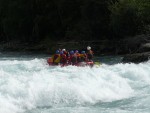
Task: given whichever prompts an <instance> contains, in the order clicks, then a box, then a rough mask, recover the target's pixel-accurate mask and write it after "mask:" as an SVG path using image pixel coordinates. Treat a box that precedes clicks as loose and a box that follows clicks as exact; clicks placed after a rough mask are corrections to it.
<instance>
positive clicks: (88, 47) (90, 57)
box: [86, 46, 93, 61]
mask: <svg viewBox="0 0 150 113" xmlns="http://www.w3.org/2000/svg"><path fill="white" fill-rule="evenodd" d="M86 54H87V60H88V61H92V59H93V51H92V50H91V47H90V46H87V53H86Z"/></svg>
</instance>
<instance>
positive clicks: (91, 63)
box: [47, 58, 94, 67]
mask: <svg viewBox="0 0 150 113" xmlns="http://www.w3.org/2000/svg"><path fill="white" fill-rule="evenodd" d="M47 63H48V64H49V65H50V66H62V67H63V66H69V65H72V64H69V63H66V64H61V63H59V64H55V63H53V59H52V58H48V60H47ZM93 65H94V62H93V61H88V62H79V63H76V64H74V65H73V66H79V67H84V66H90V67H92V66H93Z"/></svg>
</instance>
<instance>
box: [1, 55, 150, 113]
mask: <svg viewBox="0 0 150 113" xmlns="http://www.w3.org/2000/svg"><path fill="white" fill-rule="evenodd" d="M149 111H150V62H146V63H141V64H121V63H120V64H114V65H106V64H102V65H101V66H100V67H93V68H90V67H76V66H67V67H63V68H62V67H59V66H55V67H52V66H48V65H47V63H46V58H45V59H42V58H36V59H28V58H22V59H17V58H16V59H11V58H6V59H1V60H0V113H100V112H101V113H133V112H136V113H141V112H145V113H148V112H149Z"/></svg>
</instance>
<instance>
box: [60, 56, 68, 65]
mask: <svg viewBox="0 0 150 113" xmlns="http://www.w3.org/2000/svg"><path fill="white" fill-rule="evenodd" d="M61 63H63V64H64V63H67V56H66V55H65V54H62V55H61Z"/></svg>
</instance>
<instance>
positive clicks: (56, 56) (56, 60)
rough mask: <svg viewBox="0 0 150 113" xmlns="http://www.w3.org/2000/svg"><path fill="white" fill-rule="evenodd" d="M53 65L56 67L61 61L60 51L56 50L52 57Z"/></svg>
mask: <svg viewBox="0 0 150 113" xmlns="http://www.w3.org/2000/svg"><path fill="white" fill-rule="evenodd" d="M52 59H53V64H55V65H58V64H59V63H60V60H61V56H60V51H59V50H56V53H55V54H54V55H53V56H52Z"/></svg>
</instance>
